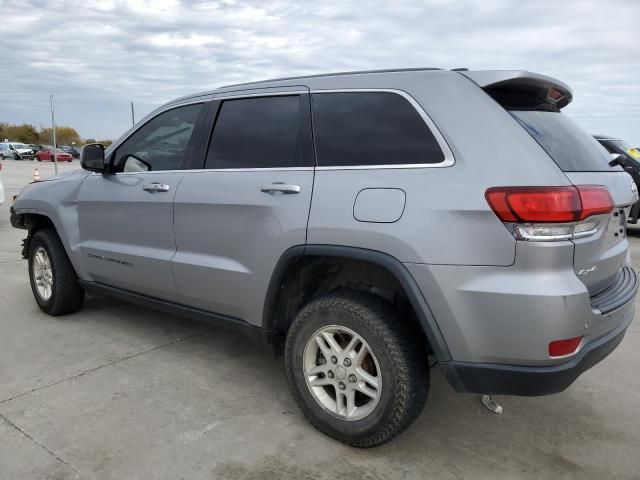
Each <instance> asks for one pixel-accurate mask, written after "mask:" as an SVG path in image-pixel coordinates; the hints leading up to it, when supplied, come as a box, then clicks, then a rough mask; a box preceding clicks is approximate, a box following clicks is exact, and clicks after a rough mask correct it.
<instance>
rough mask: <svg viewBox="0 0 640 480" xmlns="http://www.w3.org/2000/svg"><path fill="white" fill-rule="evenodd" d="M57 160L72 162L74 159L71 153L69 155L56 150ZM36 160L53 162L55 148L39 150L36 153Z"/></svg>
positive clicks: (48, 147)
mask: <svg viewBox="0 0 640 480" xmlns="http://www.w3.org/2000/svg"><path fill="white" fill-rule="evenodd" d="M55 155H56V157H57V160H58V161H59V162H71V161H72V160H73V157H72V156H71V154H70V153H67V152H65V151H63V150H61V149H59V148H57V149H56V153H55ZM36 160H38V161H39V162H53V147H51V146H45V147H43V148H42V150H38V151H37V152H36Z"/></svg>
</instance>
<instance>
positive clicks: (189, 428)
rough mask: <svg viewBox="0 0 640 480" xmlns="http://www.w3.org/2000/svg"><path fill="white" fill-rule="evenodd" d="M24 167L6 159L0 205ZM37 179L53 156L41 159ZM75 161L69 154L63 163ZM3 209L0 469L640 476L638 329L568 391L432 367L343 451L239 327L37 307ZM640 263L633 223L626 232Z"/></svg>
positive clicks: (126, 310) (112, 309)
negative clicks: (494, 399)
mask: <svg viewBox="0 0 640 480" xmlns="http://www.w3.org/2000/svg"><path fill="white" fill-rule="evenodd" d="M34 165H36V163H35V162H16V161H10V160H7V161H5V162H4V168H3V171H2V175H3V181H4V184H5V188H6V189H7V200H8V199H9V196H10V195H12V194H15V193H17V192H18V191H19V189H20V188H21V187H22V186H23V185H24V184H26V183H27V182H29V181H30V180H31V175H32V169H33V166H34ZM37 165H38V167H39V170H40V174H41V175H42V176H48V175H50V174H51V173H52V172H53V165H51V164H37ZM70 168H78V162H77V161H74V162H73V164H71V165H67V164H65V165H61V169H62V170H67V169H70ZM9 203H10V202H9V201H7V202H6V203H5V204H4V205H3V206H2V207H0V332H1V333H0V478H1V479H8V480H16V479H26V480H31V479H36V478H51V479H67V478H96V479H117V480H132V479H145V480H147V479H165V478H166V479H190V480H191V479H212V478H233V479H262V478H265V479H266V478H269V479H305V478H309V479H311V478H313V479H316V478H318V479H330V478H338V477H340V478H349V479H354V480H355V479H367V480H373V479H393V478H420V479H426V478H429V479H436V478H438V479H440V478H444V479H454V478H456V479H457V478H471V479H484V478H486V479H496V478H502V479H507V478H531V479H539V478H553V479H554V480H557V479H562V478H580V479H586V478H593V479H605V478H606V479H610V478H616V479H618V478H620V479H622V478H625V479H627V478H628V479H631V478H640V375H639V372H640V327H639V326H638V325H639V323H638V321H635V322H634V323H633V324H632V325H631V327H630V328H629V331H628V333H627V336H626V338H625V339H624V341H623V342H622V344H621V345H620V347H619V348H618V349H617V350H616V351H615V352H614V353H613V354H612V355H611V356H610V357H608V358H607V359H606V360H605V361H603V362H602V363H601V364H599V365H597V366H596V367H595V368H593V369H592V370H590V371H589V372H587V373H586V374H584V375H583V376H582V377H581V378H579V379H578V381H577V382H576V383H575V384H574V385H573V386H572V387H571V388H570V389H569V390H568V391H566V392H564V393H561V394H558V395H553V396H548V397H542V398H517V397H501V398H500V401H501V402H502V404H503V406H504V413H503V414H502V415H501V416H495V415H493V414H491V413H489V412H488V411H487V410H485V409H484V408H483V407H482V405H481V404H480V402H479V399H478V397H476V396H472V395H460V394H456V393H455V392H453V390H452V389H451V388H450V387H449V386H448V384H447V383H446V382H445V381H444V379H443V378H442V376H441V375H440V374H439V372H435V374H434V375H433V379H432V388H431V393H430V398H429V401H428V403H427V406H426V409H425V411H424V412H423V414H422V415H421V416H420V418H419V419H418V421H417V422H416V423H415V424H414V425H413V427H412V428H411V429H410V430H409V431H407V432H406V433H405V434H403V435H402V436H401V437H399V438H398V439H396V440H395V441H393V442H392V443H390V444H388V445H385V446H383V447H380V448H377V449H373V450H355V449H351V448H348V447H345V446H343V445H341V444H339V443H337V442H334V441H333V440H330V439H328V438H326V437H324V436H323V435H321V434H319V433H317V432H316V431H315V430H314V429H313V428H312V427H311V426H310V425H309V424H308V423H307V422H306V421H305V420H304V419H303V418H302V416H301V415H300V414H299V413H298V410H297V409H296V406H295V404H294V403H293V400H292V399H291V397H290V395H289V391H288V388H287V384H286V381H285V377H284V374H283V368H282V364H281V361H280V360H277V359H273V358H272V357H271V356H270V354H269V353H268V352H267V351H266V350H262V349H260V348H259V347H257V346H255V345H253V344H252V343H250V342H249V341H248V340H246V339H245V338H243V337H241V336H238V335H236V334H234V333H232V332H229V331H226V330H223V329H211V328H210V327H207V326H204V325H201V324H197V323H193V322H190V321H187V320H183V319H181V318H177V317H172V316H169V315H166V314H162V313H157V312H154V311H147V310H144V309H142V308H140V307H136V306H131V305H127V304H123V303H121V302H118V301H114V300H106V299H89V300H87V301H86V302H85V308H84V309H83V310H82V311H81V312H79V313H77V314H74V315H70V316H66V317H58V318H53V317H48V316H46V315H44V314H43V313H41V312H40V310H39V309H38V308H37V306H36V304H35V302H34V300H33V298H32V294H31V291H30V289H29V283H28V278H27V272H26V262H25V261H24V260H22V259H21V258H20V255H19V249H20V243H21V239H22V238H23V236H24V232H22V231H19V230H14V229H12V228H11V225H10V223H9V217H8V211H9ZM630 235H631V236H632V238H631V243H632V248H633V251H634V252H633V253H634V254H635V257H636V260H635V262H634V264H635V266H636V267H638V265H639V263H638V262H639V261H640V233H637V232H635V231H631V232H630Z"/></svg>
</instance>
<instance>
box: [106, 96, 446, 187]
mask: <svg viewBox="0 0 640 480" xmlns="http://www.w3.org/2000/svg"><path fill="white" fill-rule="evenodd" d="M274 88H275V87H274ZM277 88H278V91H274V92H267V91H261V92H256V93H244V94H242V93H237V91H234V92H229V94H230V95H226V94H225V92H222V93H218V94H215V93H214V94H213V95H211V98H202V97H199V98H198V99H197V100H192V101H189V102H184V103H176V104H169V105H166V106H165V107H162V108H161V109H158V110H155V111H154V112H152V113H150V114H149V115H147V116H146V117H145V118H144V119H143V121H141V122H140V124H139V125H136V127H135V129H133V130H129V131H128V132H127V133H126V134H125V135H126V138H123V139H122V140H120V141H118V143H114V144H113V145H111V147H110V150H115V149H117V148H118V147H119V146H120V145H121V144H122V143H124V142H125V141H126V140H127V139H128V138H129V137H130V136H131V135H133V134H134V133H135V132H136V131H137V130H138V129H139V128H141V127H142V126H144V125H145V124H146V123H147V122H149V121H150V120H152V119H153V118H155V117H156V116H158V115H160V114H162V113H164V112H166V111H168V110H172V109H174V108H178V107H183V106H187V105H194V104H197V103H206V102H210V101H224V100H233V99H242V98H256V97H275V96H286V95H301V94H323V93H352V92H365V93H371V92H374V93H375V92H381V93H394V94H396V95H400V96H401V97H403V98H404V99H405V100H407V101H408V102H409V104H411V106H412V107H413V108H414V109H415V110H416V111H417V112H418V115H420V117H421V118H422V120H423V121H424V122H425V124H426V126H427V128H429V130H430V131H431V133H432V134H433V136H434V137H435V139H436V142H438V145H439V146H440V149H441V150H442V152H443V154H444V160H443V161H442V162H440V163H411V164H397V165H396V164H391V165H354V166H325V167H320V166H316V167H265V168H198V169H184V170H154V171H150V172H117V173H115V174H114V175H140V174H143V175H150V174H154V173H155V174H158V173H163V172H172V173H188V172H253V171H260V172H265V171H313V170H314V169H315V170H390V169H406V168H446V167H450V166H452V165H454V164H455V158H454V156H453V152H452V151H451V148H449V144H448V143H447V142H446V140H445V139H444V136H443V135H442V132H440V129H438V127H437V125H436V124H435V123H434V122H433V120H432V119H431V117H429V115H428V114H427V112H425V111H424V109H423V108H422V107H421V106H420V104H419V103H418V102H417V101H416V100H415V98H413V97H412V96H411V95H410V94H409V93H407V92H405V91H404V90H398V89H394V88H340V89H328V90H322V89H317V90H308V89H307V90H304V89H303V88H304V87H300V86H292V87H277ZM285 88H291V89H292V90H290V91H283V90H282V89H285ZM151 115H153V117H151ZM149 117H151V118H149ZM123 137H124V136H123ZM314 141H315V140H314ZM109 154H111V151H110V152H109Z"/></svg>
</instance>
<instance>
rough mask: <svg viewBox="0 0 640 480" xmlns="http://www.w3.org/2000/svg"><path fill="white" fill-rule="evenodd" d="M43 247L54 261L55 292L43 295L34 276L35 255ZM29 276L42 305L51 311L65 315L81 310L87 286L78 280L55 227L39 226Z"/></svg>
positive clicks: (31, 245)
mask: <svg viewBox="0 0 640 480" xmlns="http://www.w3.org/2000/svg"><path fill="white" fill-rule="evenodd" d="M39 248H42V249H44V251H45V252H46V254H47V256H48V258H49V261H50V263H51V275H52V279H53V283H52V285H51V295H50V297H49V298H43V297H42V296H41V295H40V294H39V293H38V289H37V287H36V280H35V277H34V267H33V265H34V255H35V252H36V251H38V249H39ZM28 258H29V280H30V283H31V290H32V291H33V296H34V297H35V299H36V303H37V304H38V306H39V307H40V309H41V310H42V311H43V312H45V313H48V314H49V315H65V314H67V313H73V312H77V311H78V310H80V308H81V307H82V302H83V300H84V290H83V289H82V287H80V284H79V283H78V277H77V275H76V272H75V270H74V269H73V265H71V262H70V261H69V257H67V252H65V250H64V247H63V246H62V243H61V242H60V238H58V235H57V234H56V232H55V231H54V230H51V229H43V230H38V231H37V232H36V233H35V234H34V235H33V238H32V239H31V243H30V244H29V257H28Z"/></svg>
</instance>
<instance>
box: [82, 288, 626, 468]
mask: <svg viewBox="0 0 640 480" xmlns="http://www.w3.org/2000/svg"><path fill="white" fill-rule="evenodd" d="M83 311H84V312H85V313H91V312H96V311H108V312H110V313H111V314H112V315H109V316H108V317H107V318H109V321H110V322H114V323H115V324H118V325H116V326H114V328H130V329H135V330H136V331H137V333H138V334H140V328H162V329H164V330H165V331H168V332H175V331H176V330H177V329H181V328H184V327H185V325H187V326H189V328H188V330H191V331H194V332H200V333H199V334H196V335H194V336H193V338H192V339H190V340H189V342H183V343H182V344H180V347H179V350H180V351H179V353H180V355H182V356H186V357H187V358H188V357H189V356H191V355H193V361H194V362H196V361H197V362H203V361H205V362H206V363H208V364H209V363H210V365H208V366H207V368H210V369H212V372H213V373H212V374H211V375H212V376H211V382H212V383H216V384H217V385H218V386H219V385H221V384H225V383H227V382H230V384H235V385H234V387H235V388H240V390H241V391H242V390H243V389H245V387H244V385H245V384H247V383H250V385H251V387H250V390H246V389H249V387H246V389H245V393H246V394H247V397H246V398H244V399H243V400H242V401H241V403H242V404H243V405H244V406H245V407H246V405H249V404H251V403H253V402H257V403H260V405H255V406H252V408H251V410H252V411H255V412H256V413H255V415H256V419H258V417H260V416H261V415H263V416H264V417H266V418H273V417H274V416H275V417H277V418H281V419H282V422H283V425H285V427H284V428H283V427H280V428H278V429H277V430H276V431H277V433H274V438H273V439H271V440H270V441H273V442H276V443H278V444H282V451H281V452H280V453H279V454H278V455H277V458H276V457H274V458H270V457H269V458H267V457H262V458H261V457H260V453H259V452H257V453H256V458H255V459H253V458H252V460H251V462H250V464H251V465H250V466H248V465H245V466H241V465H239V464H238V465H236V464H233V465H231V464H221V465H220V468H226V469H231V470H233V469H236V470H234V471H235V472H236V473H237V472H238V470H237V469H240V468H246V469H247V471H246V472H245V473H246V474H247V475H249V474H251V475H253V476H251V478H262V477H260V476H259V473H260V468H261V467H260V465H270V467H269V468H272V467H273V465H274V464H277V465H278V470H279V471H280V474H281V475H284V474H285V473H286V472H287V471H290V472H292V474H293V473H295V476H297V477H300V476H301V475H302V477H304V476H305V475H307V476H309V475H311V476H309V478H313V473H314V472H317V471H322V470H323V469H325V468H329V470H330V471H333V470H332V468H333V466H331V467H326V466H324V465H325V461H324V460H322V461H321V460H318V462H317V464H316V463H315V462H311V463H309V464H308V465H306V466H305V468H303V469H302V470H301V466H300V464H299V462H298V461H297V460H296V455H298V454H297V450H296V451H295V452H294V450H293V449H294V447H295V449H305V448H306V449H310V450H309V451H312V450H314V449H316V450H318V451H323V452H325V454H326V455H330V456H331V458H335V459H336V461H337V459H338V458H339V459H340V462H338V463H336V464H335V465H334V466H336V468H338V466H339V467H340V469H342V470H344V471H360V472H361V473H362V472H364V473H366V472H370V473H371V475H365V476H363V477H361V478H384V477H379V472H378V470H379V468H380V467H379V466H377V467H375V468H373V466H372V465H374V463H373V462H375V465H379V464H380V462H383V463H384V464H385V465H386V466H387V467H388V468H389V469H392V470H393V471H394V472H397V476H398V477H402V476H405V477H414V476H416V475H418V476H424V477H426V476H427V475H428V474H429V472H431V471H440V472H443V471H444V472H447V473H448V477H449V478H463V477H464V478H479V477H484V476H487V477H492V475H493V474H495V472H497V471H500V472H507V473H508V474H511V475H514V476H517V477H518V478H524V477H527V478H536V477H539V476H544V472H549V471H553V472H554V474H555V475H556V476H558V475H559V476H560V477H563V478H564V477H566V476H573V475H577V474H579V473H580V472H582V473H584V472H585V471H587V470H585V469H586V468H588V466H585V464H584V462H583V461H587V462H588V460H589V455H590V454H589V452H588V451H584V448H583V445H584V442H585V441H589V440H591V437H593V438H597V439H598V442H600V443H607V442H624V439H623V438H621V437H620V434H619V432H615V431H613V428H612V427H610V426H609V425H608V423H607V420H606V418H605V413H606V410H607V407H606V405H602V404H599V403H597V402H594V400H593V396H589V395H584V393H583V390H584V388H583V387H581V386H580V385H579V384H578V385H577V386H576V385H574V386H572V387H571V388H570V389H569V390H567V391H566V392H563V393H560V394H557V395H551V396H546V397H535V398H525V397H499V398H498V401H499V402H500V403H501V404H502V405H503V406H504V412H503V414H502V415H496V414H494V413H491V412H489V411H488V410H487V409H486V408H485V407H484V406H483V405H482V403H481V401H480V396H479V395H469V394H459V393H456V392H454V391H453V389H452V388H451V387H450V386H449V384H448V383H447V381H446V379H445V378H444V376H443V375H442V374H441V372H440V370H439V369H438V368H437V367H435V368H433V369H432V370H431V389H430V394H429V399H428V401H427V404H426V407H425V409H424V411H423V412H422V414H421V415H420V416H419V418H418V419H417V420H416V422H415V423H414V424H413V425H412V426H411V427H410V428H409V429H408V430H407V431H406V432H405V433H403V434H402V435H400V436H399V437H397V438H396V439H394V440H392V441H391V442H389V443H387V444H385V445H382V446H380V447H377V448H374V449H370V450H360V449H353V448H350V447H347V446H344V445H342V444H340V443H338V442H336V441H333V440H331V439H329V438H327V437H325V436H324V435H322V434H321V433H319V432H317V431H315V430H314V429H313V427H311V425H310V424H308V423H307V422H306V421H305V420H304V418H303V417H302V414H301V413H300V412H299V410H298V409H297V408H296V406H295V403H294V401H293V399H292V398H291V397H290V394H289V391H288V386H287V383H286V378H285V374H284V368H283V365H282V360H281V359H275V358H274V357H273V355H272V354H271V352H270V351H269V350H268V349H267V348H265V347H262V346H260V344H259V343H257V342H256V341H253V340H250V339H249V338H248V337H245V336H243V335H241V334H240V333H238V332H235V331H233V330H231V329H227V328H224V327H219V328H215V329H210V328H209V327H207V326H205V325H204V324H202V327H203V328H202V329H201V330H200V325H201V324H198V323H197V322H192V321H190V320H185V319H182V318H179V317H175V316H172V315H167V314H164V313H161V312H152V313H150V311H149V310H148V309H146V308H143V307H138V306H136V305H129V304H125V303H122V302H120V301H117V300H112V299H107V298H100V297H95V298H90V299H88V301H87V302H86V305H85V308H84V310H83ZM153 323H155V327H153V326H152V324H153ZM203 352H210V357H209V356H207V355H209V354H207V353H203ZM203 358H204V360H203ZM220 359H223V362H221V361H220ZM187 363H188V362H187ZM215 369H220V370H224V372H219V373H220V375H217V376H216V375H215ZM247 378H249V379H250V382H248V381H247ZM578 382H580V380H578ZM212 387H213V385H212ZM225 388H227V387H225ZM256 391H258V392H260V394H256V393H255V392H256ZM594 405H595V407H594ZM244 415H246V413H245V414H244ZM289 434H290V435H292V436H293V438H295V441H293V440H291V438H289V437H288V435H289ZM280 437H282V438H280ZM247 448H249V447H247ZM606 451H607V452H610V451H611V448H607V449H606ZM264 455H268V454H266V453H264ZM381 459H382V460H381ZM367 465H369V466H368V467H367ZM265 468H266V467H265ZM363 469H364V470H363ZM376 469H378V470H376ZM403 472H404V473H403ZM240 473H242V472H240ZM337 473H339V472H338V471H336V474H337ZM588 473H589V474H593V473H594V470H588ZM265 474H266V471H265ZM374 474H375V475H374ZM243 475H244V474H243ZM255 475H258V476H255ZM603 475H604V476H606V472H604V471H603ZM240 476H241V477H242V475H240ZM393 476H394V477H395V476H396V474H394V475H393ZM242 478H244V477H242ZM281 478H289V477H287V476H286V475H284V476H282V477H281ZM291 478H294V477H291ZM305 478H306V477H305ZM493 478H495V477H493Z"/></svg>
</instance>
